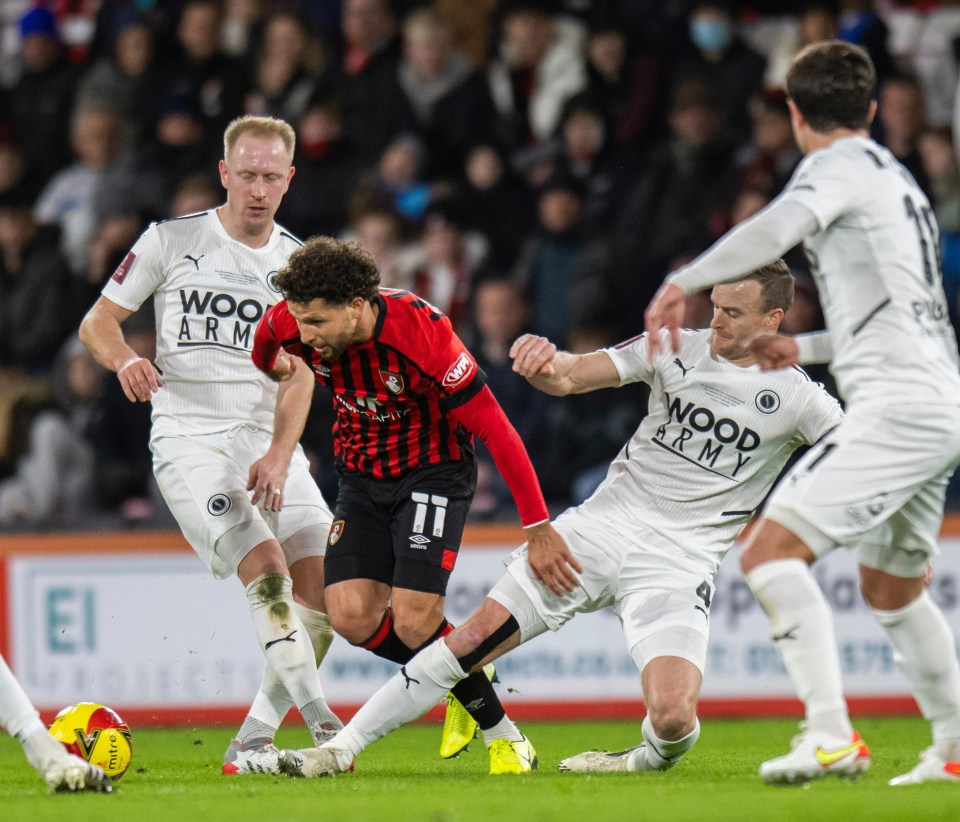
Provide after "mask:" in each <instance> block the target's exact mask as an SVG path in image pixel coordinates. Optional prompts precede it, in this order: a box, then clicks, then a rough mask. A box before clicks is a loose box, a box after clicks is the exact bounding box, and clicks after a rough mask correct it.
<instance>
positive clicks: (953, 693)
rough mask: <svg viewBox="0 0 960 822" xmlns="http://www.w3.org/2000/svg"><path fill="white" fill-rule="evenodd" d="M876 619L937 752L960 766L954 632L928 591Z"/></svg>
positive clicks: (959, 682)
mask: <svg viewBox="0 0 960 822" xmlns="http://www.w3.org/2000/svg"><path fill="white" fill-rule="evenodd" d="M873 615H874V617H876V620H877V622H879V623H880V624H881V625H882V626H883V627H884V629H885V630H886V632H887V636H888V637H889V638H890V644H891V645H893V649H894V659H895V660H896V662H897V664H898V665H899V666H900V670H902V671H903V673H904V675H905V676H906V678H907V680H908V681H909V682H910V688H911V690H912V691H913V696H914V698H915V699H916V700H917V705H919V706H920V712H921V713H922V714H923V716H924V718H925V719H927V720H929V722H930V723H931V725H932V726H933V742H934V748H936V751H937V753H938V754H939V755H940V756H942V757H943V758H944V759H946V760H948V761H952V762H956V761H960V664H958V663H957V654H956V650H955V648H956V645H955V644H954V637H953V632H952V631H951V630H950V626H949V624H948V623H947V619H946V617H945V616H944V615H943V612H942V611H941V610H940V609H939V608H937V606H936V605H935V604H934V602H933V600H932V599H930V597H929V595H928V594H927V592H926V591H924V592H923V593H922V594H921V595H920V596H919V597H917V598H916V599H915V600H914V601H913V602H911V603H910V604H909V605H905V606H904V607H903V608H898V609H897V610H895V611H878V610H876V609H874V611H873Z"/></svg>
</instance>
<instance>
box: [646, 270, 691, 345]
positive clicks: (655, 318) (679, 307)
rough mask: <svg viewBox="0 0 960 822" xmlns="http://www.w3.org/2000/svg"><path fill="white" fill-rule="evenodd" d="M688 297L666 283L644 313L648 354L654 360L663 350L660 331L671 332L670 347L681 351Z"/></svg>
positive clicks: (671, 284) (658, 290)
mask: <svg viewBox="0 0 960 822" xmlns="http://www.w3.org/2000/svg"><path fill="white" fill-rule="evenodd" d="M686 303H687V295H686V294H685V293H684V291H683V289H682V288H680V286H678V285H674V284H673V283H664V284H663V285H661V286H660V288H658V289H657V293H656V294H654V295H653V299H652V300H650V305H648V306H647V310H646V311H644V312H643V323H644V330H645V331H646V332H647V354H648V356H649V357H650V359H651V360H652V359H653V358H654V357H655V356H656V355H657V354H659V353H660V351H661V350H662V349H663V344H662V342H661V340H660V329H661V328H667V329H669V331H670V347H671V348H672V349H673V350H674V351H679V350H680V326H681V325H682V324H683V312H684V310H685V309H686Z"/></svg>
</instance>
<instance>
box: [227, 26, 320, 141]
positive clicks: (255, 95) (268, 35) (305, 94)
mask: <svg viewBox="0 0 960 822" xmlns="http://www.w3.org/2000/svg"><path fill="white" fill-rule="evenodd" d="M321 64H322V55H321V52H320V45H319V43H318V42H317V41H316V40H314V39H313V36H312V35H311V33H310V31H309V29H308V28H307V26H306V24H305V23H304V22H303V20H302V19H301V18H300V17H299V16H298V15H296V14H293V13H292V12H278V13H275V14H272V15H271V16H270V17H268V18H267V20H266V25H265V27H264V33H263V46H262V48H261V50H260V55H259V57H258V59H257V64H256V73H255V76H254V85H253V88H252V89H251V90H250V91H249V92H248V93H247V96H246V101H245V105H244V111H245V113H247V114H258V115H266V116H270V117H279V118H280V119H281V120H286V121H287V122H288V123H290V124H291V125H296V124H297V123H298V122H299V121H300V118H301V117H302V116H303V114H304V112H305V111H306V110H307V105H308V103H309V102H310V100H311V98H312V97H313V94H314V91H315V90H316V88H317V84H318V83H319V74H320V69H321Z"/></svg>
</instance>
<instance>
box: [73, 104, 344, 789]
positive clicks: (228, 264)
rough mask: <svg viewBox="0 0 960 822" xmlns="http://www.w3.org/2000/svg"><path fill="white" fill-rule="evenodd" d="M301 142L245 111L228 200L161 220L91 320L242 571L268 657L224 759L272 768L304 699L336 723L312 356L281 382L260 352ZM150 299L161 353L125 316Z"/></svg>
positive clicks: (202, 536)
mask: <svg viewBox="0 0 960 822" xmlns="http://www.w3.org/2000/svg"><path fill="white" fill-rule="evenodd" d="M294 140H295V135H294V131H293V129H292V128H291V127H290V125H289V124H288V123H286V122H284V121H282V120H278V119H274V118H270V117H252V116H247V117H241V118H239V119H237V120H234V121H233V122H232V123H231V124H230V125H229V126H228V127H227V129H226V132H225V133H224V141H223V142H224V153H223V159H222V160H221V161H220V181H221V183H222V185H223V187H224V189H226V192H227V198H226V202H225V203H224V204H223V205H221V206H219V207H218V208H213V209H210V210H209V211H203V212H200V213H198V214H190V215H186V216H183V217H176V218H174V219H172V220H165V221H163V222H159V223H155V224H153V225H151V226H150V227H149V228H148V229H147V230H146V231H145V232H144V233H143V235H142V236H141V237H140V239H139V240H137V242H136V243H135V244H134V246H133V248H132V249H131V250H130V252H129V253H128V254H127V256H126V258H125V259H124V260H123V262H122V263H121V264H120V266H119V267H118V268H117V270H116V271H115V272H114V274H113V276H112V277H111V278H110V280H109V281H108V282H107V284H106V286H104V288H103V294H102V296H101V297H100V298H99V299H98V300H97V302H96V303H95V304H94V306H93V307H92V308H91V309H90V311H89V312H88V314H87V316H86V317H85V318H84V320H83V323H82V325H81V327H80V336H81V339H82V340H83V342H84V343H85V344H86V346H87V347H88V348H89V349H90V351H91V352H92V353H93V355H94V357H95V358H96V359H97V361H98V362H99V363H100V364H101V365H103V366H105V367H106V368H109V369H110V370H111V371H115V372H116V373H117V378H118V379H119V380H120V384H121V385H122V386H123V390H124V392H125V393H126V395H127V398H128V399H129V400H130V401H131V402H152V404H153V416H152V419H153V426H152V432H151V440H150V447H151V450H152V451H153V464H154V473H155V475H156V478H157V483H158V485H159V487H160V490H161V492H162V493H163V496H164V499H165V500H166V501H167V504H168V505H169V507H170V510H171V511H172V512H173V515H174V516H175V517H176V519H177V522H178V523H179V525H180V528H181V529H182V530H183V533H184V536H185V537H186V538H187V540H188V541H189V542H190V544H191V545H192V546H193V548H194V550H195V551H196V552H197V554H198V555H199V556H200V558H201V559H202V560H203V561H204V562H205V563H206V565H207V567H208V568H209V569H210V570H211V572H212V573H213V574H214V576H216V577H218V578H224V577H228V576H231V575H236V576H237V577H238V578H239V580H240V582H241V583H242V584H243V586H244V589H245V592H246V596H247V600H248V602H249V606H250V611H251V615H252V617H253V625H254V630H255V632H256V635H257V640H258V642H259V643H260V647H261V649H262V650H263V653H264V656H265V657H266V665H265V669H264V674H263V681H262V684H261V686H260V691H259V693H258V694H257V696H256V699H255V700H254V702H253V705H252V706H251V708H250V711H249V714H248V716H247V718H246V720H245V721H244V723H243V725H242V727H241V728H240V730H239V732H238V734H237V737H236V739H234V740H233V742H232V743H231V745H230V747H229V749H228V750H227V753H226V755H225V758H224V764H223V772H224V773H254V772H266V773H271V772H275V771H276V768H277V750H276V748H275V747H274V746H273V737H274V734H275V732H276V730H277V728H278V727H279V725H280V723H281V721H282V720H283V718H284V716H285V715H286V713H287V712H288V710H289V709H290V708H291V706H293V705H296V706H297V708H299V710H300V713H301V714H302V716H303V718H304V720H305V722H306V724H307V726H308V727H309V728H310V731H311V733H312V734H313V737H314V740H315V741H317V742H319V741H322V740H323V739H325V738H326V737H327V736H328V735H329V734H330V733H331V732H333V731H335V730H337V729H338V728H340V727H341V723H340V721H339V720H338V719H337V717H336V716H335V715H334V714H333V713H332V712H331V711H330V709H329V707H328V706H327V702H326V699H325V698H324V695H323V690H322V689H321V686H320V680H319V677H318V674H317V666H318V665H319V663H320V661H321V660H322V659H323V656H324V654H325V653H326V651H327V648H328V647H329V645H330V642H331V641H332V638H333V632H332V630H331V628H330V622H329V619H328V617H327V615H326V613H325V609H324V601H323V553H324V550H325V546H326V540H327V534H328V532H329V530H330V521H331V517H330V511H329V509H328V508H327V506H326V504H325V503H324V500H323V498H322V497H321V495H320V491H319V490H318V489H317V486H316V484H315V483H314V481H313V479H312V477H311V476H310V473H309V470H308V465H307V460H306V457H305V456H304V454H303V451H302V449H301V448H300V446H299V445H298V441H299V438H300V435H301V433H302V431H303V426H304V423H305V421H306V417H307V413H308V410H309V405H310V398H311V396H312V392H313V384H314V380H313V377H312V375H311V374H310V373H309V372H308V371H307V370H306V369H303V370H302V371H301V372H300V373H299V374H298V375H297V376H296V377H294V378H293V379H291V380H289V381H288V382H286V383H284V384H283V385H282V386H280V387H279V389H278V388H277V386H276V384H275V383H273V382H272V381H271V380H270V379H268V378H267V377H266V376H264V375H263V374H261V373H260V372H259V371H258V370H257V369H256V367H255V366H254V365H253V362H252V361H251V359H250V349H251V347H252V345H253V332H254V329H255V328H256V325H257V322H258V321H259V319H260V317H261V316H262V315H263V313H264V312H265V311H266V310H267V308H269V307H270V306H271V305H272V304H274V303H276V302H277V301H279V300H280V299H281V297H280V294H279V292H278V290H277V288H276V284H275V278H276V275H277V272H278V271H279V270H280V269H281V268H282V267H283V266H284V265H285V264H286V261H287V258H288V256H289V255H290V253H291V252H292V251H294V250H295V249H296V248H298V247H299V246H300V245H301V243H300V241H299V240H298V239H297V238H296V237H294V236H292V235H291V234H290V233H289V232H287V231H285V230H284V229H283V228H282V227H281V226H279V225H277V224H276V223H275V222H274V215H275V214H276V212H277V208H278V207H279V206H280V201H281V199H282V198H283V195H284V194H285V193H286V191H287V188H288V187H289V185H290V181H291V179H292V178H293V175H294V168H293V165H292V161H293V150H294ZM151 297H152V298H153V303H154V309H155V312H156V318H157V320H156V322H157V358H156V363H152V362H149V361H148V360H145V359H143V358H141V357H138V356H137V354H136V353H135V352H134V351H133V349H131V348H130V347H129V346H128V345H127V344H126V342H125V341H124V337H123V330H122V324H123V322H124V320H126V319H127V318H128V317H129V316H130V315H131V314H132V313H133V312H134V311H136V310H137V309H138V308H139V307H140V305H141V304H142V303H143V302H144V301H145V300H147V299H149V298H151ZM173 604H174V603H171V605H173Z"/></svg>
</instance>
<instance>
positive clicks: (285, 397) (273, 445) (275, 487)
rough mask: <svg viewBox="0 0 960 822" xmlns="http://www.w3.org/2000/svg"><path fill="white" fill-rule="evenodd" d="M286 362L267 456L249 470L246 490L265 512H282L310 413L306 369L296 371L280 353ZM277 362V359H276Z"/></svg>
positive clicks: (310, 386) (310, 391)
mask: <svg viewBox="0 0 960 822" xmlns="http://www.w3.org/2000/svg"><path fill="white" fill-rule="evenodd" d="M284 356H286V357H287V359H289V360H290V363H289V365H290V367H291V369H292V370H291V371H290V376H289V378H288V379H286V380H285V381H284V382H283V383H282V384H281V385H280V388H279V390H278V391H277V403H276V410H275V412H274V423H273V438H272V439H271V441H270V448H269V449H267V453H266V454H264V455H263V456H262V457H261V458H260V459H258V460H257V461H256V462H255V463H253V465H251V466H250V473H249V475H248V477H247V490H248V491H253V495H252V496H251V498H250V501H251V502H252V503H253V504H254V505H256V504H257V503H258V502H259V501H260V499H261V497H262V498H263V499H264V506H265V507H266V508H267V510H269V511H279V510H281V509H282V508H283V490H284V484H285V481H286V478H287V468H289V467H290V459H291V457H293V452H294V449H295V448H296V447H297V443H298V442H300V437H301V435H302V434H303V428H304V426H305V425H306V423H307V416H308V415H309V413H310V400H311V398H312V397H313V386H314V384H315V382H316V381H315V380H314V378H313V374H311V373H310V371H309V370H308V369H306V368H298V367H297V364H296V360H295V359H294V358H293V357H290V356H289V355H287V354H286V352H284ZM278 359H279V358H278Z"/></svg>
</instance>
